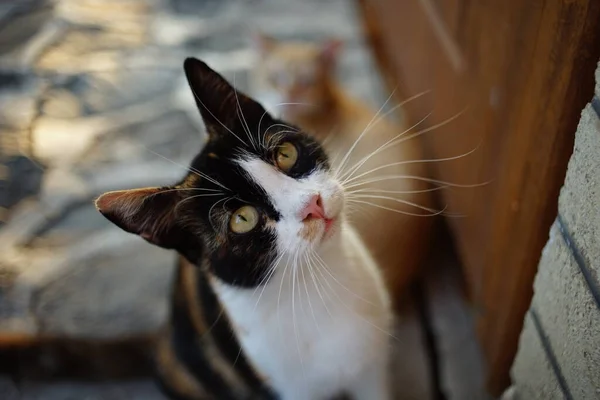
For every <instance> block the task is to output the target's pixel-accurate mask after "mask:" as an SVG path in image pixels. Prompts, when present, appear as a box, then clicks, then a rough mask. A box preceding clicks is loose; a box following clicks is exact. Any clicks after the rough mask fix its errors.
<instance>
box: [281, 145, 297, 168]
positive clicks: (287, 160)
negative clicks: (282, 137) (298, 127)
mask: <svg viewBox="0 0 600 400" xmlns="http://www.w3.org/2000/svg"><path fill="white" fill-rule="evenodd" d="M296 161H298V150H296V146H294V145H293V144H291V143H290V142H285V143H283V144H282V145H281V146H279V148H278V149H277V158H276V162H277V166H278V167H279V169H281V170H282V171H284V172H287V171H289V170H290V169H292V167H293V166H294V165H295V164H296Z"/></svg>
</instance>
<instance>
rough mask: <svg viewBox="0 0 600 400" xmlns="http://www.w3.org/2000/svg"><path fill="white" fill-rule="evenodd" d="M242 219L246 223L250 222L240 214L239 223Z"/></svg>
mask: <svg viewBox="0 0 600 400" xmlns="http://www.w3.org/2000/svg"><path fill="white" fill-rule="evenodd" d="M240 219H241V220H242V221H244V222H248V220H247V219H246V218H244V216H243V215H242V214H238V221H239V220H240Z"/></svg>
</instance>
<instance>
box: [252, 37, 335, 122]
mask: <svg viewBox="0 0 600 400" xmlns="http://www.w3.org/2000/svg"><path fill="white" fill-rule="evenodd" d="M254 42H255V45H256V47H257V49H258V52H259V54H260V58H259V62H258V64H257V68H256V79H257V81H258V82H260V85H261V88H260V90H261V92H262V93H263V94H264V95H266V96H268V98H269V99H271V102H272V103H274V104H279V105H278V106H277V109H276V110H274V112H277V115H282V116H284V117H288V118H294V119H295V118H309V117H310V116H311V115H313V114H316V113H321V112H323V111H325V110H326V109H327V108H328V106H329V105H330V103H331V101H330V100H331V94H332V83H333V82H334V74H335V64H336V60H337V57H338V53H339V50H340V48H341V41H339V40H337V39H329V40H325V41H323V42H321V43H310V42H301V41H279V40H276V39H274V38H272V37H270V36H267V35H264V34H261V33H257V34H255V35H254Z"/></svg>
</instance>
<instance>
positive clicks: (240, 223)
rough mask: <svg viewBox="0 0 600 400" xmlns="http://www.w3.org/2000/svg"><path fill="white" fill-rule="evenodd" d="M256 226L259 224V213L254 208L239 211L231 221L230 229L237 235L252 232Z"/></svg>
mask: <svg viewBox="0 0 600 400" xmlns="http://www.w3.org/2000/svg"><path fill="white" fill-rule="evenodd" d="M256 224H258V211H256V208H254V207H252V206H244V207H241V208H239V209H237V210H236V212H234V213H233V215H232V216H231V219H230V220H229V227H230V228H231V230H232V231H234V232H235V233H246V232H250V231H251V230H252V229H254V227H255V226H256Z"/></svg>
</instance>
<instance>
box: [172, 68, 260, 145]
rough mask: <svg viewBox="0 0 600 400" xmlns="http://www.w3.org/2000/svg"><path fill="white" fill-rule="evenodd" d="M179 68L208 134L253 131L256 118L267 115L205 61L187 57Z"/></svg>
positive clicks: (257, 104)
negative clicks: (183, 73)
mask: <svg viewBox="0 0 600 400" xmlns="http://www.w3.org/2000/svg"><path fill="white" fill-rule="evenodd" d="M183 68H184V70H185V75H186V77H187V80H188V83H189V85H190V88H191V89H192V93H193V95H194V99H195V100H196V105H197V106H198V110H199V111H200V114H201V115H202V120H203V121H204V124H205V125H206V130H207V131H208V135H209V136H217V135H223V134H228V133H232V134H233V135H236V132H242V134H244V135H245V131H250V132H257V131H258V130H257V128H258V126H259V125H260V120H261V119H262V118H263V117H265V118H268V114H267V113H266V111H265V109H264V108H263V107H262V106H261V105H260V104H259V103H258V102H256V101H255V100H253V99H251V98H250V97H248V96H246V95H245V94H244V93H242V92H240V91H238V90H236V89H235V88H234V87H233V86H231V85H230V84H229V82H227V80H226V79H225V78H223V77H222V76H221V75H220V74H219V73H218V72H216V71H214V70H213V69H212V68H210V67H209V66H208V65H206V63H205V62H203V61H200V60H198V59H196V58H188V59H186V60H185V62H184V63H183ZM242 120H243V122H242ZM266 122H267V121H266V120H265V123H266ZM240 140H242V139H240Z"/></svg>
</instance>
